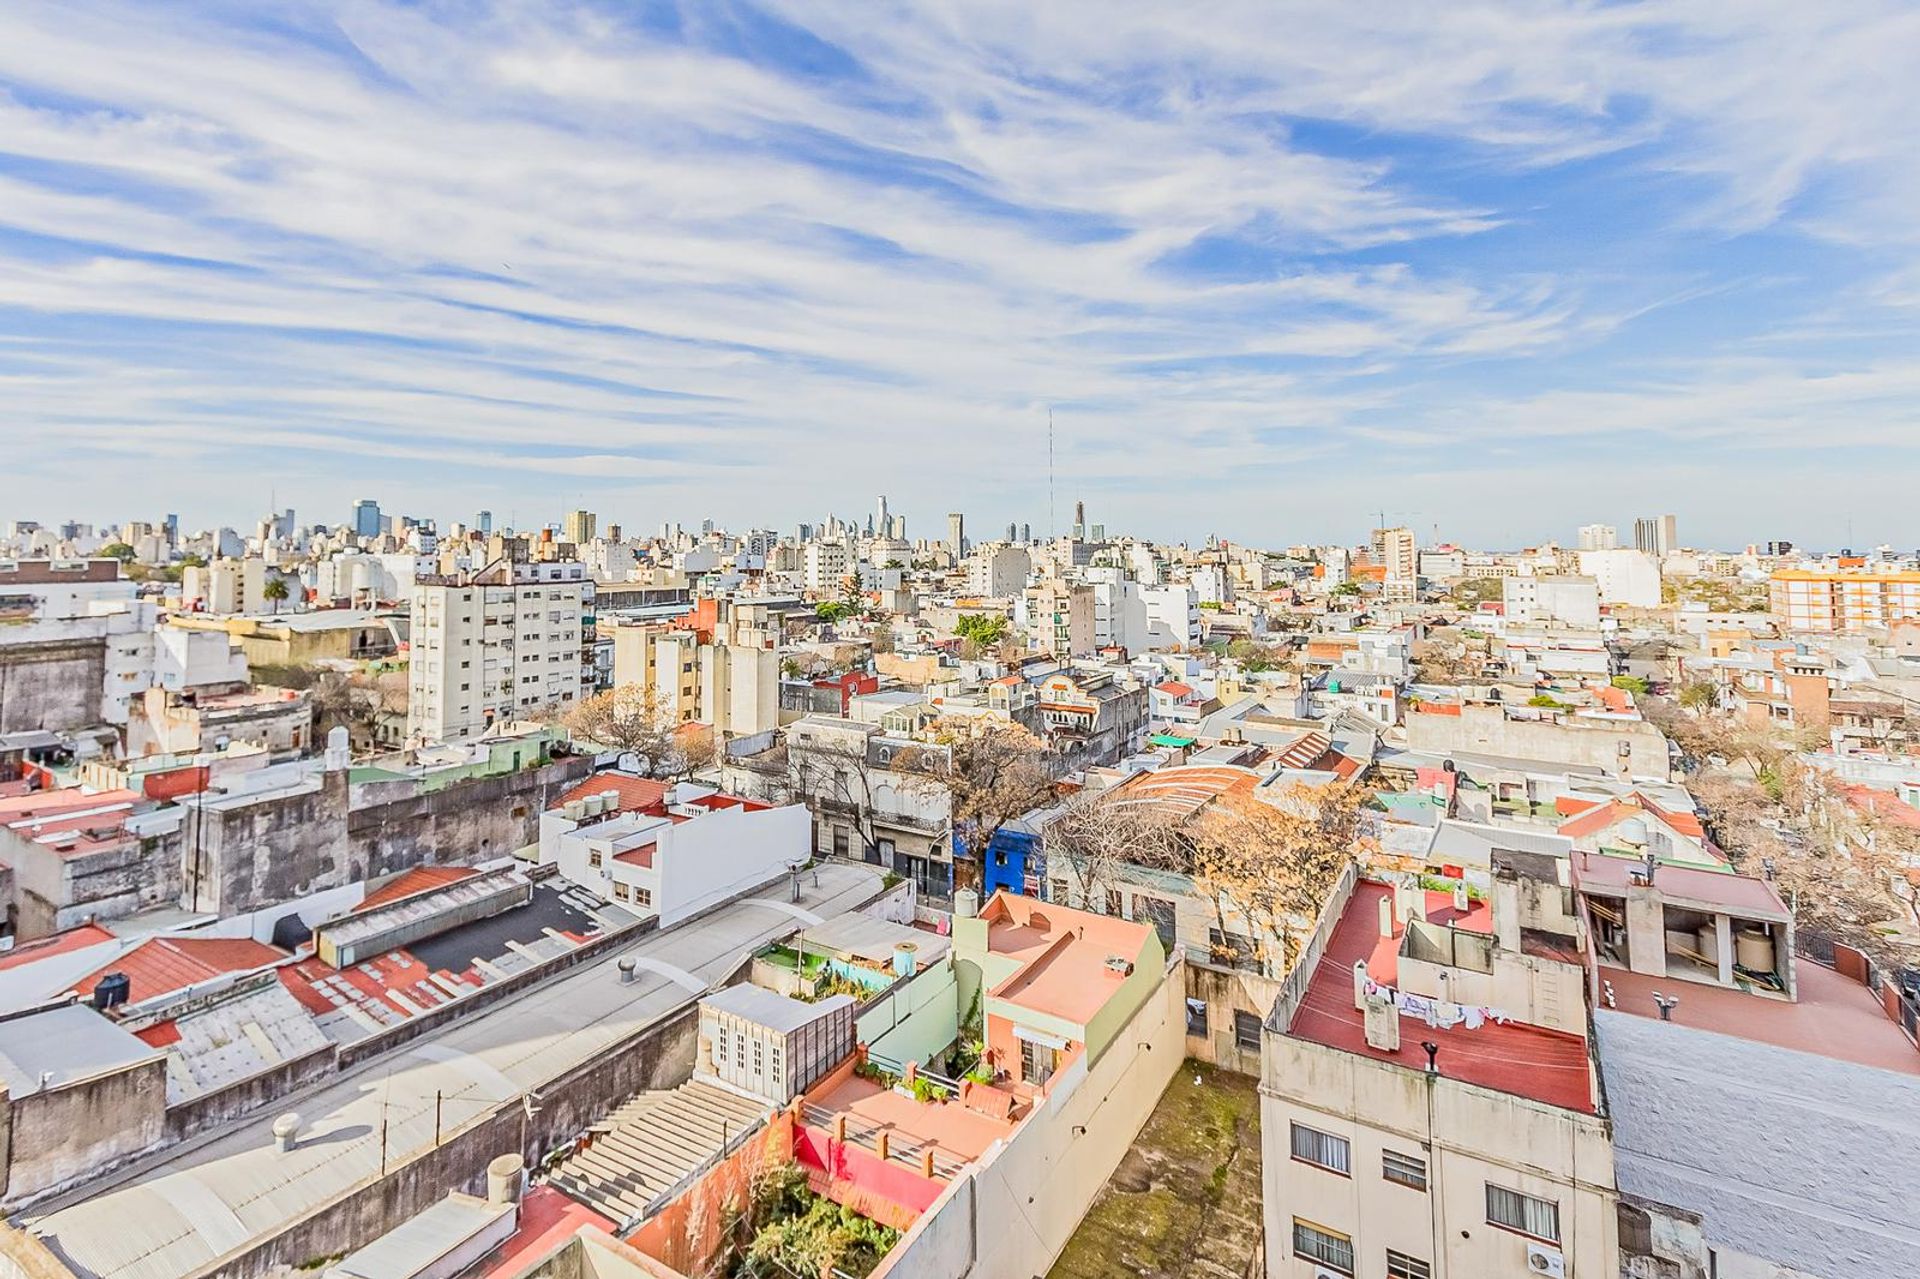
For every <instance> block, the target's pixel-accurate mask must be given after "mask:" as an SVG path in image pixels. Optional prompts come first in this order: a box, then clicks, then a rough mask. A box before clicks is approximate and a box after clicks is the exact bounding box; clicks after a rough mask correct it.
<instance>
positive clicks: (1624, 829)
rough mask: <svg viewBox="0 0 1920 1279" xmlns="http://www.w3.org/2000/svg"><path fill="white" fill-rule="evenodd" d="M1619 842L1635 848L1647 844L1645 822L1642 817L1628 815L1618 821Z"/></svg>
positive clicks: (1643, 846)
mask: <svg viewBox="0 0 1920 1279" xmlns="http://www.w3.org/2000/svg"><path fill="white" fill-rule="evenodd" d="M1620 842H1621V843H1623V844H1629V845H1632V846H1633V847H1635V848H1645V847H1646V846H1647V823H1646V821H1645V820H1644V819H1643V818H1639V817H1629V818H1627V820H1626V821H1624V822H1621V823H1620Z"/></svg>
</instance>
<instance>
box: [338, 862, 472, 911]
mask: <svg viewBox="0 0 1920 1279" xmlns="http://www.w3.org/2000/svg"><path fill="white" fill-rule="evenodd" d="M479 873H480V872H479V871H477V870H475V869H474V868H473V867H471V866H415V867H414V868H413V869H411V870H405V871H402V872H400V873H399V874H398V875H395V876H394V877H393V878H392V879H390V880H388V881H387V882H386V883H384V884H382V885H380V887H378V888H376V889H374V890H373V891H372V892H370V893H368V894H367V895H366V896H365V897H363V898H361V900H360V904H359V905H358V906H355V907H354V910H355V911H362V910H372V909H373V908H374V907H376V906H387V905H391V904H392V903H394V902H397V901H402V900H404V899H406V898H408V897H412V896H414V895H416V894H418V893H430V892H432V891H433V890H434V889H436V888H445V887H446V886H447V885H448V884H457V883H459V882H460V881H461V880H463V879H468V878H471V877H472V876H474V875H478V874H479Z"/></svg>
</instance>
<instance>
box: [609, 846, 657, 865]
mask: <svg viewBox="0 0 1920 1279" xmlns="http://www.w3.org/2000/svg"><path fill="white" fill-rule="evenodd" d="M659 847H660V845H659V843H658V841H655V842H653V843H647V844H642V845H640V846H639V847H638V848H629V849H627V850H626V851H625V852H621V853H615V854H614V855H613V860H615V861H617V862H625V863H626V864H627V865H629V866H639V867H643V868H645V869H647V870H652V869H653V854H654V852H655V850H657V849H658V848H659Z"/></svg>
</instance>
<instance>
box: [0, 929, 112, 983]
mask: <svg viewBox="0 0 1920 1279" xmlns="http://www.w3.org/2000/svg"><path fill="white" fill-rule="evenodd" d="M113 940H114V936H113V934H112V933H110V932H108V931H107V930H106V929H104V928H102V927H100V925H98V924H82V925H80V926H79V927H78V928H69V929H67V930H66V931H65V932H61V933H55V934H54V935H53V936H51V937H42V938H40V939H39V940H38V941H30V942H27V943H25V944H23V945H19V946H15V947H14V948H13V949H12V950H9V951H6V952H5V953H3V954H0V972H5V971H6V970H7V969H9V968H24V967H26V966H27V965H28V964H31V963H34V962H35V961H37V960H42V959H45V958H47V957H48V956H50V955H65V954H68V953H69V952H71V951H76V950H85V949H86V948H87V947H89V946H98V945H100V944H102V943H103V942H110V941H113Z"/></svg>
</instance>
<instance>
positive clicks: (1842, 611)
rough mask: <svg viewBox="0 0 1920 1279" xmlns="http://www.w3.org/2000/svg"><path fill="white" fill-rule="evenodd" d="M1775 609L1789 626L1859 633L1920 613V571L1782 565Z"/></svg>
mask: <svg viewBox="0 0 1920 1279" xmlns="http://www.w3.org/2000/svg"><path fill="white" fill-rule="evenodd" d="M1768 589H1769V599H1770V611H1771V612H1772V613H1773V616H1774V620H1776V621H1777V622H1779V624H1780V627H1781V629H1782V630H1785V631H1820V632H1826V633H1837V634H1847V635H1857V634H1860V633H1862V632H1864V631H1883V630H1886V629H1888V628H1889V627H1891V626H1892V625H1893V624H1894V623H1895V622H1899V621H1904V620H1907V619H1909V618H1920V572H1916V571H1914V570H1911V569H1892V568H1878V569H1868V568H1849V569H1798V568H1794V569H1787V568H1783V569H1777V570H1775V572H1774V574H1773V578H1772V580H1771V581H1770V582H1769V583H1768Z"/></svg>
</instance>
